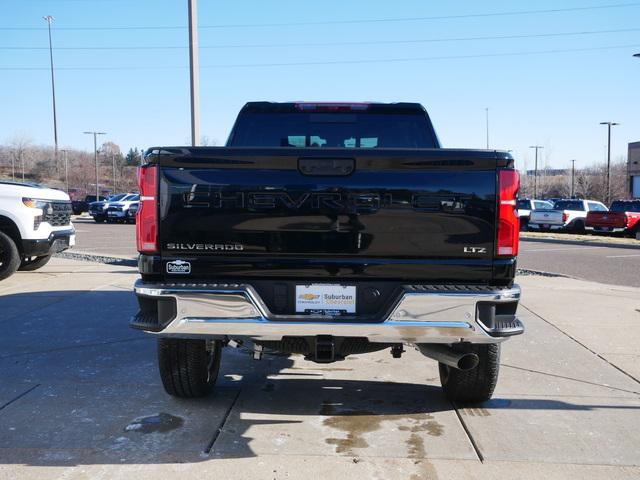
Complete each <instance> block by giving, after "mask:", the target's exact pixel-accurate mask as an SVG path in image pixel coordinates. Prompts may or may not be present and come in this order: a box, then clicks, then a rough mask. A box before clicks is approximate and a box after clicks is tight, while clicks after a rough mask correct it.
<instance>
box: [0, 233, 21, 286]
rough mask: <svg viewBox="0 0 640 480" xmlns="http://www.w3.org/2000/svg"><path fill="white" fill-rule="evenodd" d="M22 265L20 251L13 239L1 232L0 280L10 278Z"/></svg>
mask: <svg viewBox="0 0 640 480" xmlns="http://www.w3.org/2000/svg"><path fill="white" fill-rule="evenodd" d="M19 266H20V252H19V251H18V247H17V246H16V244H15V242H14V241H13V239H12V238H11V237H10V236H9V235H7V234H6V233H4V232H0V280H4V279H5V278H9V277H10V276H11V275H13V274H14V273H15V271H16V270H17V269H18V267H19Z"/></svg>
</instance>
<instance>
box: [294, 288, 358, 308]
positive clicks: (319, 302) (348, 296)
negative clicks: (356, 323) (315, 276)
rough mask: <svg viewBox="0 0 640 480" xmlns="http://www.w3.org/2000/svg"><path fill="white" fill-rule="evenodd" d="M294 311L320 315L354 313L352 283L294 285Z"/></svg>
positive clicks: (354, 303) (354, 289)
mask: <svg viewBox="0 0 640 480" xmlns="http://www.w3.org/2000/svg"><path fill="white" fill-rule="evenodd" d="M296 312H297V313H316V314H322V315H344V314H349V313H356V287H355V286H354V285H326V284H319V283H312V284H310V285H296Z"/></svg>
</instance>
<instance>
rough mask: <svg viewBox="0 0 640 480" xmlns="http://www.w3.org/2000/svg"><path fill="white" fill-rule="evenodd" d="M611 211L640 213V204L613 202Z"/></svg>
mask: <svg viewBox="0 0 640 480" xmlns="http://www.w3.org/2000/svg"><path fill="white" fill-rule="evenodd" d="M611 211H612V212H639V213H640V202H613V203H612V204H611Z"/></svg>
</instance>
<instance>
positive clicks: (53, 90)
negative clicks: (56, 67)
mask: <svg viewBox="0 0 640 480" xmlns="http://www.w3.org/2000/svg"><path fill="white" fill-rule="evenodd" d="M42 18H43V19H44V20H45V21H46V22H47V27H48V29H49V64H50V65H51V97H52V99H53V144H54V150H53V155H54V157H55V161H56V170H58V121H57V118H56V83H55V80H54V76H53V47H52V46H51V22H53V20H54V18H53V17H52V16H51V15H47V16H46V17H42ZM58 172H59V170H58Z"/></svg>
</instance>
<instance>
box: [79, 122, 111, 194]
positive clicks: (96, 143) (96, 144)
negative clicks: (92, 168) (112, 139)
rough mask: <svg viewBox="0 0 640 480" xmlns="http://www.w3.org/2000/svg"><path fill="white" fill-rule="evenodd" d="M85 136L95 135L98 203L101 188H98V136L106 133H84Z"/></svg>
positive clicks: (94, 152)
mask: <svg viewBox="0 0 640 480" xmlns="http://www.w3.org/2000/svg"><path fill="white" fill-rule="evenodd" d="M82 133H84V134H85V135H93V158H94V160H95V161H96V201H98V199H99V198H100V188H99V187H98V140H97V137H98V135H106V134H107V133H106V132H82Z"/></svg>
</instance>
